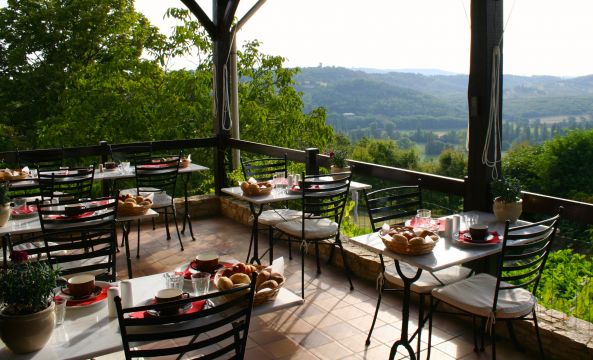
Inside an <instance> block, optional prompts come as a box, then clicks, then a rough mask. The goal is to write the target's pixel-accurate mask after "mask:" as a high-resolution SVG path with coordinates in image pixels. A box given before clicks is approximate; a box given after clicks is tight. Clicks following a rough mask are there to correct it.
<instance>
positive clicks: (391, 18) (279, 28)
mask: <svg viewBox="0 0 593 360" xmlns="http://www.w3.org/2000/svg"><path fill="white" fill-rule="evenodd" d="M197 2H198V4H199V5H200V6H201V7H202V8H203V9H204V10H205V11H206V13H207V14H209V15H210V17H211V4H212V1H211V0H198V1H197ZM501 2H502V1H501ZM255 3H256V1H255V0H242V1H241V2H240V4H239V8H238V11H237V16H238V17H242V15H243V14H245V13H246V12H247V10H249V8H251V7H252V6H253V5H254V4H255ZM172 6H177V7H183V4H182V3H181V1H179V0H163V1H156V0H136V8H137V9H138V10H139V11H141V12H142V13H144V14H145V15H146V16H147V17H148V18H149V20H150V21H151V22H152V23H153V24H155V25H157V26H159V27H160V28H161V29H162V30H163V32H167V31H168V29H169V28H170V26H171V23H170V22H169V23H167V22H166V21H164V20H163V14H164V12H165V10H166V9H167V8H168V7H172ZM504 10H505V11H504V13H505V15H504V21H505V24H506V25H505V35H504V36H505V37H504V48H503V52H504V73H506V74H515V75H556V76H580V75H588V74H593V41H591V36H592V35H593V21H592V20H591V19H593V1H591V0H562V1H558V0H505V1H504ZM469 12H470V0H405V1H404V0H268V1H267V2H266V3H265V4H264V5H263V6H262V7H261V8H260V10H259V11H258V12H257V13H256V14H255V15H254V16H253V17H252V18H251V19H250V20H249V21H248V22H247V23H246V24H245V26H244V27H243V28H242V30H241V31H240V32H239V34H238V38H237V39H238V44H242V43H243V42H244V41H245V40H252V39H258V40H260V41H261V42H262V43H263V45H262V47H261V50H262V51H263V52H264V53H266V54H270V55H280V56H283V57H285V58H286V59H287V62H286V65H287V66H291V67H292V66H300V67H308V66H318V65H320V64H322V65H323V66H343V67H348V68H378V69H441V70H445V71H449V72H454V73H464V74H466V73H468V72H469V44H470V20H469ZM177 66H179V67H192V66H193V65H192V62H191V59H186V60H183V61H180V62H179V63H178V64H177Z"/></svg>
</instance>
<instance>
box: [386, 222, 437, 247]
mask: <svg viewBox="0 0 593 360" xmlns="http://www.w3.org/2000/svg"><path fill="white" fill-rule="evenodd" d="M379 236H380V237H381V240H383V244H385V247H386V248H387V249H388V250H391V251H393V252H394V253H398V254H405V255H423V254H428V253H430V252H432V249H434V247H435V245H436V244H437V242H438V241H439V235H438V234H437V233H435V232H433V231H430V230H426V229H421V228H412V227H410V226H401V225H392V226H389V225H388V224H383V226H382V227H381V230H380V231H379Z"/></svg>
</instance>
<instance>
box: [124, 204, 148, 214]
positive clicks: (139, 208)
mask: <svg viewBox="0 0 593 360" xmlns="http://www.w3.org/2000/svg"><path fill="white" fill-rule="evenodd" d="M151 207H152V205H135V206H134V207H127V206H126V207H124V206H118V208H117V215H118V216H141V215H144V214H146V212H147V211H148V209H150V208H151Z"/></svg>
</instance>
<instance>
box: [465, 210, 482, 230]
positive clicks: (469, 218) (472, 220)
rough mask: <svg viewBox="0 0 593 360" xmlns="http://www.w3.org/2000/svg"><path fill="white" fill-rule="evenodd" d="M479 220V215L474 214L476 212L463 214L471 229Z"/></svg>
mask: <svg viewBox="0 0 593 360" xmlns="http://www.w3.org/2000/svg"><path fill="white" fill-rule="evenodd" d="M478 220H479V216H478V215H474V214H465V215H463V222H464V223H465V228H466V229H469V227H470V226H472V225H473V224H477V223H478Z"/></svg>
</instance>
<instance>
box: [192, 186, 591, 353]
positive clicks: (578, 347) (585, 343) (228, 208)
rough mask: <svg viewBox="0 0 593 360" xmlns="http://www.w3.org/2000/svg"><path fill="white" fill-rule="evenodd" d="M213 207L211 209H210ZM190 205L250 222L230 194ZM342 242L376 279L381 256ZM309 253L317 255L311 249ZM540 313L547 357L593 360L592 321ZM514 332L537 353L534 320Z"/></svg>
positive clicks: (357, 266) (356, 264)
mask: <svg viewBox="0 0 593 360" xmlns="http://www.w3.org/2000/svg"><path fill="white" fill-rule="evenodd" d="M194 198H195V199H194ZM210 206H212V208H209V209H208V207H210ZM193 207H199V208H200V210H195V209H193ZM181 208H182V207H181ZM190 208H191V209H190V213H191V215H192V217H194V216H195V217H200V214H204V215H214V214H215V213H220V214H222V215H223V216H225V217H228V218H230V219H233V220H235V221H237V222H239V223H242V224H249V223H250V219H251V213H250V211H249V205H247V204H246V203H245V202H242V201H239V200H236V199H234V198H231V197H227V196H224V197H220V199H219V200H218V199H217V198H216V197H192V199H191V200H190ZM342 242H343V244H344V250H345V252H346V256H347V259H348V262H349V264H350V267H351V269H352V271H353V272H354V274H355V275H356V276H357V277H359V278H363V279H366V280H368V281H372V282H375V281H376V279H377V274H378V273H379V272H380V270H381V266H380V263H379V260H378V256H377V255H375V254H373V253H371V252H369V251H367V250H364V249H362V248H360V247H359V246H355V245H353V244H350V243H349V242H348V239H347V238H345V237H342ZM329 248H330V247H329V246H321V247H320V251H321V256H325V257H327V256H328V255H329ZM310 256H314V255H313V253H312V252H311V254H310ZM385 260H386V266H393V265H392V264H393V261H392V260H388V259H385ZM333 264H334V265H335V266H338V267H343V261H342V257H341V256H340V254H339V252H338V253H337V255H336V256H335V257H334V260H333ZM537 314H538V323H539V326H540V334H541V336H542V342H543V344H544V349H545V351H546V357H547V358H551V359H569V360H580V359H587V360H590V359H593V324H591V323H589V322H586V321H583V320H580V319H576V318H573V317H568V316H567V315H566V314H564V313H561V312H559V311H555V310H549V309H545V308H543V307H541V306H538V310H537ZM463 319H465V317H464V318H463ZM463 321H466V320H463ZM468 324H470V323H468ZM496 326H497V328H496V329H497V334H500V335H501V336H508V334H507V332H506V326H505V324H504V323H502V322H499V323H498V324H497V325H496ZM515 331H516V333H517V338H518V339H521V340H520V341H521V344H522V345H523V346H524V347H525V348H527V349H528V351H529V353H531V354H538V350H537V340H536V337H535V331H534V327H533V321H517V322H515Z"/></svg>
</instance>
